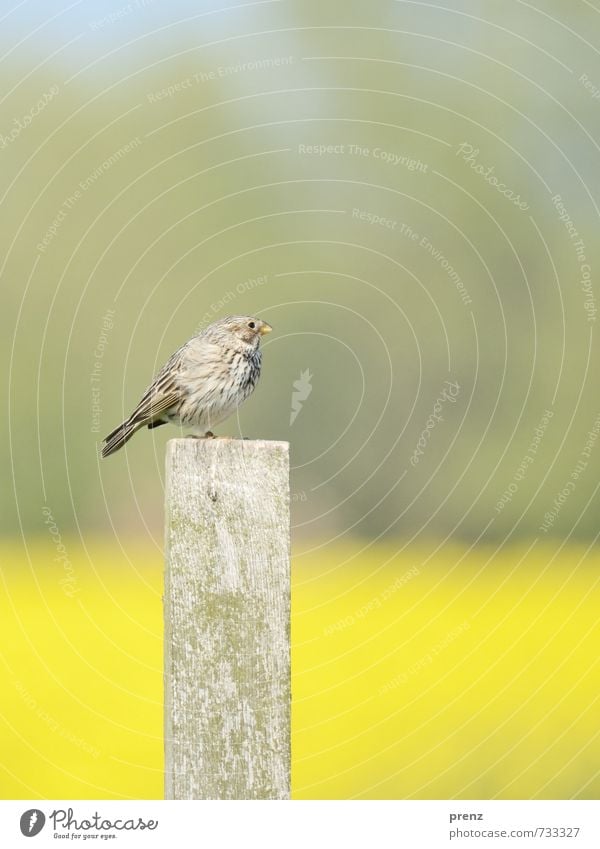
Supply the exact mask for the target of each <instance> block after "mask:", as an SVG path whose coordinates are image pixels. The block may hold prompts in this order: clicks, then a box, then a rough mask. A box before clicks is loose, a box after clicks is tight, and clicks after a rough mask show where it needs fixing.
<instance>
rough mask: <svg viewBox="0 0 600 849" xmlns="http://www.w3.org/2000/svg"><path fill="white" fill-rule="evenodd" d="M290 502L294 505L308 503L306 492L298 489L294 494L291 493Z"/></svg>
mask: <svg viewBox="0 0 600 849" xmlns="http://www.w3.org/2000/svg"><path fill="white" fill-rule="evenodd" d="M290 501H291V502H292V504H295V503H297V502H304V501H308V495H307V494H306V490H304V489H299V490H297V491H296V492H292V494H291V495H290Z"/></svg>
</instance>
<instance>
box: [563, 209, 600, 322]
mask: <svg viewBox="0 0 600 849" xmlns="http://www.w3.org/2000/svg"><path fill="white" fill-rule="evenodd" d="M552 205H553V206H554V208H555V210H556V211H557V213H558V220H559V221H562V223H563V224H564V225H565V228H566V231H567V233H568V234H569V238H570V240H571V244H572V245H573V248H574V250H575V258H576V260H577V264H578V265H579V285H580V287H581V291H582V292H583V295H584V301H583V308H584V309H585V311H586V313H587V320H588V322H589V323H590V324H591V323H593V322H595V321H596V315H597V312H598V310H597V307H596V299H595V297H594V289H593V287H592V267H591V265H590V263H589V262H588V259H587V250H586V247H585V243H584V241H583V239H582V238H581V236H580V235H579V231H578V230H577V228H576V227H575V224H574V223H573V219H572V218H571V216H570V214H569V212H568V210H567V208H566V207H565V205H564V203H563V200H562V197H561V196H560V195H558V194H557V195H554V196H553V198H552Z"/></svg>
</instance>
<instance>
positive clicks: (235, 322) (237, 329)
mask: <svg viewBox="0 0 600 849" xmlns="http://www.w3.org/2000/svg"><path fill="white" fill-rule="evenodd" d="M212 329H214V331H215V332H216V333H217V334H218V335H221V334H232V335H233V336H235V337H236V339H237V340H239V342H241V343H243V344H244V345H249V346H250V347H251V348H253V349H254V350H256V348H258V346H259V344H260V338H261V336H264V335H265V333H270V332H271V330H272V329H273V328H272V327H271V325H270V324H267V322H266V321H262V319H260V318H253V317H252V316H251V315H229V316H227V318H222V319H220V320H219V321H215V323H214V324H212V325H211V330H212Z"/></svg>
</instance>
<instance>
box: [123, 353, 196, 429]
mask: <svg viewBox="0 0 600 849" xmlns="http://www.w3.org/2000/svg"><path fill="white" fill-rule="evenodd" d="M184 347H185V346H183V347H182V348H180V349H179V350H178V351H175V353H174V354H173V356H172V357H171V358H170V359H169V360H168V361H167V362H166V363H165V365H164V366H163V367H162V369H161V370H160V371H159V373H158V374H157V375H156V377H155V378H154V380H153V381H152V383H151V384H150V386H149V387H148V389H147V390H146V391H145V392H144V394H143V395H142V397H141V399H140V402H139V404H138V405H137V407H136V408H135V410H134V411H133V413H132V414H131V416H130V417H129V421H130V422H132V423H133V422H134V423H142V424H145V423H146V422H149V421H152V420H153V419H156V418H157V417H158V416H160V414H161V413H164V412H165V411H166V410H168V409H169V407H172V406H173V405H174V404H176V403H177V401H179V400H181V389H180V387H179V385H178V381H177V378H178V375H179V372H180V369H181V364H182V353H183V350H184Z"/></svg>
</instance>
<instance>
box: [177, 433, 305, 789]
mask: <svg viewBox="0 0 600 849" xmlns="http://www.w3.org/2000/svg"><path fill="white" fill-rule="evenodd" d="M289 502H290V498H289V446H288V443H287V442H265V441H247V440H241V439H172V440H171V441H170V442H169V443H168V447H167V478H166V553H165V556H166V570H165V599H164V611H165V767H166V782H165V797H166V798H167V799H287V798H289V794H290V630H289V628H290V522H289Z"/></svg>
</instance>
